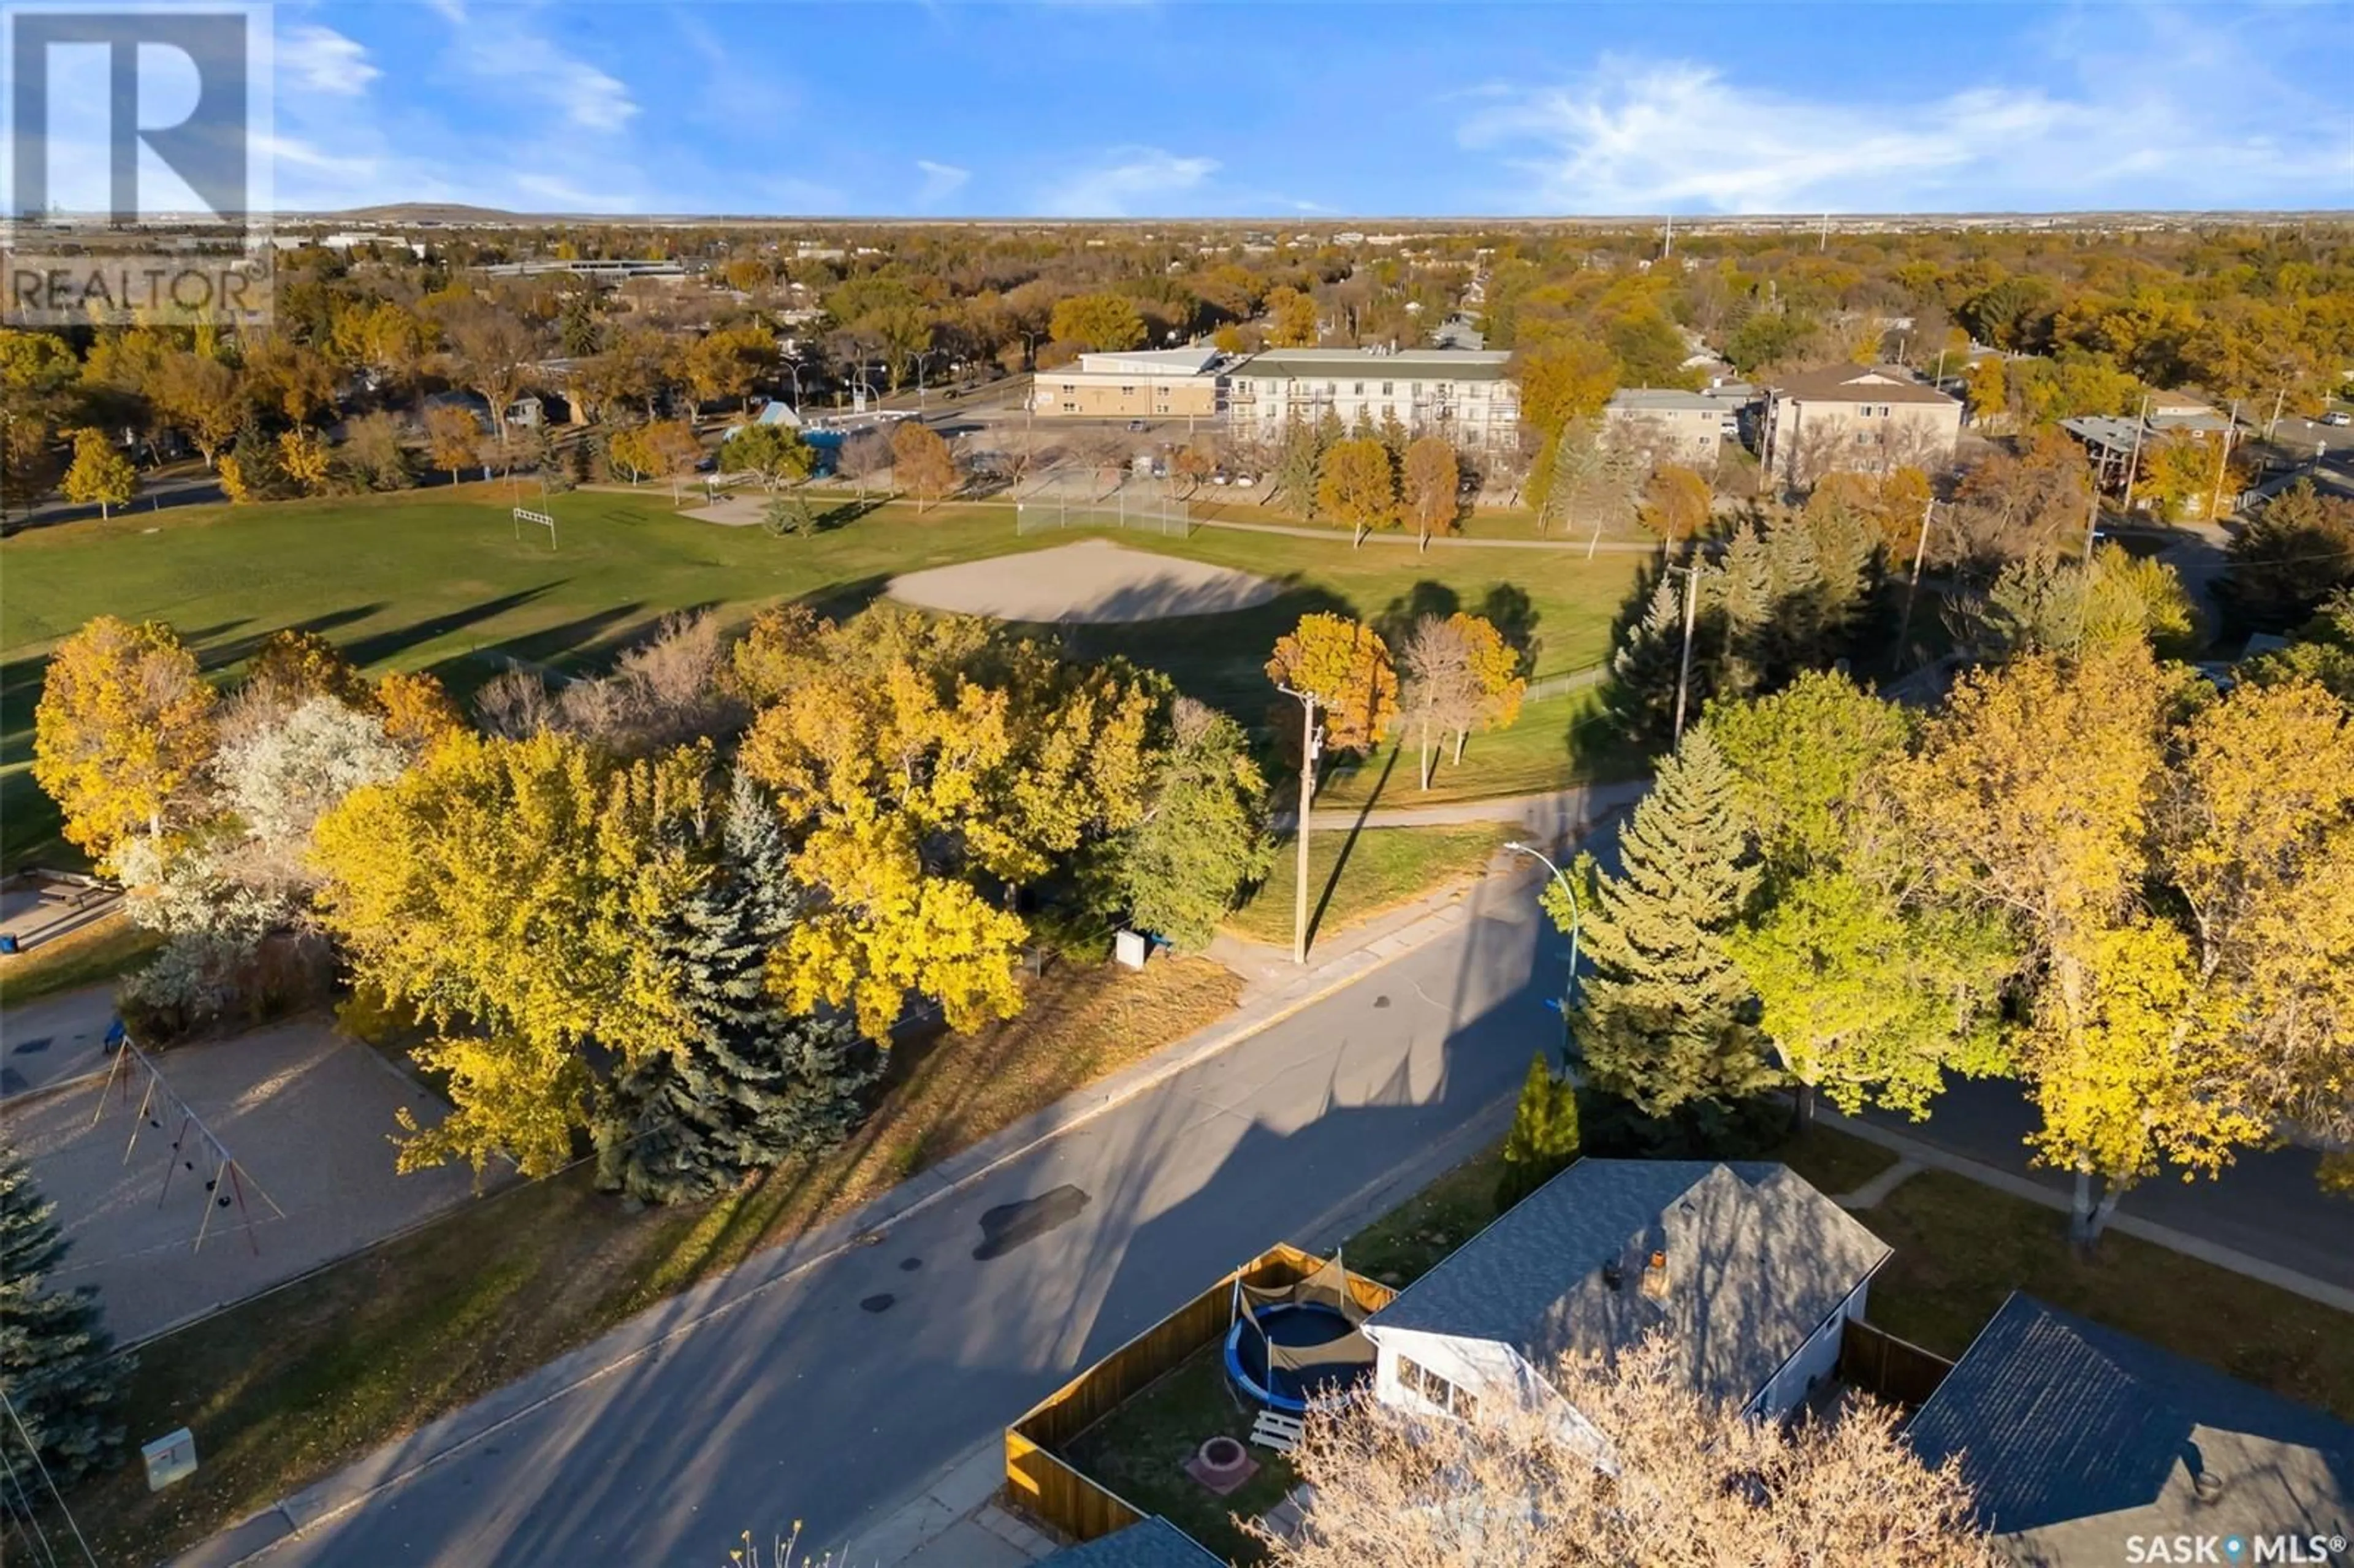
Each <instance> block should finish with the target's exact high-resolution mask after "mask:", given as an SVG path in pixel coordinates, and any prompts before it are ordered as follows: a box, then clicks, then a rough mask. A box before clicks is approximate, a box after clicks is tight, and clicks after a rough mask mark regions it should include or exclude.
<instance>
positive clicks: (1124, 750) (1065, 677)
mask: <svg viewBox="0 0 2354 1568" xmlns="http://www.w3.org/2000/svg"><path fill="white" fill-rule="evenodd" d="M746 644H747V645H746V646H739V648H738V650H737V681H738V682H739V683H740V684H741V685H742V686H743V687H744V688H745V689H747V690H748V691H757V692H763V693H766V694H769V701H768V703H767V705H765V706H764V707H763V708H762V709H761V711H760V713H759V715H758V718H756V719H755V720H754V722H753V726H752V729H751V733H750V734H749V736H748V737H747V738H746V741H745V745H744V753H743V764H744V767H745V768H746V769H747V770H748V771H749V772H750V773H751V775H752V776H753V777H754V778H755V779H758V780H759V781H760V782H761V783H763V784H766V785H767V786H769V789H771V790H773V791H774V792H775V794H776V797H777V804H778V809H779V811H781V812H782V813H783V815H784V818H785V821H786V822H787V824H788V825H789V826H790V828H791V829H792V830H793V831H794V832H795V834H796V836H797V837H798V838H799V839H800V841H801V850H800V853H799V855H798V857H797V859H796V861H795V871H796V874H798V875H799V876H800V877H801V878H802V880H804V881H806V882H808V883H810V884H811V885H814V886H816V887H819V888H821V889H822V890H823V891H824V893H825V895H826V896H825V899H824V901H823V904H822V906H821V907H819V908H817V909H815V910H813V911H812V912H811V914H810V915H808V916H805V917H804V918H803V919H802V921H801V925H800V926H799V927H796V928H795V930H794V933H793V935H792V937H791V938H790V942H789V945H788V947H787V949H786V951H785V953H784V954H783V956H782V957H783V962H782V963H781V964H780V965H779V980H780V981H781V983H782V984H783V986H784V988H785V990H786V992H787V994H788V995H789V996H790V999H791V1001H792V1004H793V1006H794V1007H795V1008H796V1010H800V1011H806V1010H808V1009H810V1008H811V1007H814V1006H815V1005H817V1004H818V1003H819V1002H821V1001H822V1002H826V1003H828V1004H831V1005H834V1006H849V1007H852V1008H854V1009H855V1010H856V1012H857V1014H858V1018H859V1022H860V1027H861V1028H862V1030H864V1032H865V1033H867V1034H869V1035H871V1036H873V1037H875V1038H876V1039H885V1038H887V1037H888V1033H889V1031H890V1029H891V1027H892V1025H894V1024H895V1023H896V1022H898V1019H899V1016H900V1014H901V1012H903V1011H904V1010H905V1007H906V1004H907V996H908V994H909V993H910V992H914V993H917V994H920V995H923V996H928V997H929V998H931V999H932V1000H933V1001H937V1002H938V1004H939V1007H940V1009H941V1012H942V1014H943V1016H945V1017H946V1019H947V1020H948V1022H949V1026H950V1027H951V1028H954V1029H957V1030H959V1031H970V1030H973V1029H977V1028H979V1027H980V1026H981V1024H983V1023H985V1022H988V1021H989V1020H991V1019H992V1018H1010V1017H1012V1016H1013V1014H1014V1013H1015V1012H1018V1011H1020V1008H1021V1004H1022V999H1021V991H1020V989H1019V987H1018V986H1017V985H1016V983H1015V980H1014V969H1015V961H1016V959H1017V958H1018V955H1019V950H1020V947H1021V944H1022V943H1023V940H1024V939H1025V938H1026V937H1027V935H1028V928H1027V927H1026V926H1025V925H1024V923H1023V921H1022V920H1021V918H1020V917H1019V916H1015V915H1013V914H1011V913H1009V912H1007V911H1006V910H1005V909H1002V908H1001V907H998V906H997V905H998V902H999V899H998V898H997V896H995V895H996V893H997V892H998V891H999V890H1002V889H1006V888H1012V887H1015V886H1018V885H1022V884H1023V883H1027V882H1031V881H1034V880H1036V879H1038V878H1039V877H1042V876H1044V875H1045V874H1047V873H1048V872H1049V871H1051V870H1052V869H1054V867H1055V865H1056V864H1057V863H1060V862H1061V861H1062V860H1063V859H1064V858H1065V857H1066V856H1068V855H1070V854H1071V853H1074V852H1076V850H1077V849H1078V847H1079V846H1080V844H1081V843H1082V842H1092V841H1093V840H1096V839H1097V838H1100V837H1103V836H1106V835H1108V834H1110V833H1114V832H1120V831H1123V830H1124V829H1126V828H1128V827H1129V826H1131V825H1133V824H1134V823H1135V822H1136V821H1138V820H1139V818H1140V816H1141V814H1142V811H1143V802H1144V800H1145V796H1146V793H1147V788H1148V781H1149V773H1150V766H1149V758H1148V755H1147V750H1146V746H1147V736H1148V731H1149V729H1150V725H1151V723H1152V722H1153V720H1154V718H1155V716H1156V715H1158V713H1159V712H1160V711H1161V708H1162V707H1163V706H1164V705H1165V704H1166V700H1167V697H1166V688H1165V685H1164V684H1163V683H1161V682H1159V681H1158V679H1157V678H1154V677H1147V676H1143V675H1141V674H1140V673H1137V672H1135V671H1133V670H1130V669H1129V668H1128V667H1127V666H1125V665H1122V664H1119V663H1118V662H1108V663H1105V664H1099V665H1079V664H1073V663H1069V662H1065V661H1063V660H1061V659H1059V658H1057V657H1056V656H1055V654H1054V653H1053V652H1051V651H1050V650H1048V649H1045V648H1044V647H1041V646H1039V645H1036V644H1033V643H1030V642H1027V641H1020V640H1015V639H1009V638H1006V637H1004V636H1002V634H1000V633H998V632H996V631H994V630H991V628H990V627H989V626H988V624H987V623H986V622H983V621H981V620H975V619H972V618H970V617H959V616H946V617H927V616H923V615H919V614H917V613H916V612H914V611H912V610H906V609H898V608H896V607H892V606H878V607H877V608H875V609H872V610H869V611H868V612H867V613H866V614H864V615H862V616H860V617H858V618H857V619H856V620H853V621H850V622H848V623H846V624H844V625H842V626H832V625H829V624H826V623H823V622H817V623H809V622H805V621H802V620H800V619H798V618H794V617H789V616H779V617H776V618H773V619H770V618H764V620H762V622H760V623H757V624H756V625H755V627H754V630H753V632H752V634H751V635H750V636H749V637H748V638H747V639H746Z"/></svg>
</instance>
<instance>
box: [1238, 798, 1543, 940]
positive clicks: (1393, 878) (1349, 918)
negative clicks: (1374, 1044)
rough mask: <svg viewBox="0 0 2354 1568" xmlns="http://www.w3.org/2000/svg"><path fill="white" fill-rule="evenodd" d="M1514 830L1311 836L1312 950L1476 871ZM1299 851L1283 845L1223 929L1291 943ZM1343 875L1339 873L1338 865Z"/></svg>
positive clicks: (1481, 827) (1478, 828)
mask: <svg viewBox="0 0 2354 1568" xmlns="http://www.w3.org/2000/svg"><path fill="white" fill-rule="evenodd" d="M1510 836H1511V834H1510V832H1509V830H1507V829H1505V828H1503V827H1501V826H1500V825H1494V824H1489V823H1481V824H1479V825H1476V826H1471V827H1459V828H1374V829H1370V830H1368V831H1366V832H1359V833H1350V832H1345V831H1339V830H1332V829H1324V830H1320V831H1318V832H1313V833H1310V835H1309V842H1308V935H1309V943H1310V947H1313V946H1314V944H1315V941H1316V939H1317V938H1319V937H1329V936H1331V934H1332V933H1334V932H1336V931H1341V930H1344V929H1346V928H1347V927H1351V926H1353V925H1355V924H1356V923H1357V922H1359V921H1360V920H1366V919H1371V918H1372V917H1373V916H1375V915H1378V914H1380V913H1382V911H1384V910H1385V909H1392V908H1395V907H1396V906H1398V905H1401V904H1404V903H1406V902H1408V901H1409V900H1412V899H1415V898H1418V897H1420V896H1421V895H1423V894H1425V893H1426V892H1428V891H1430V890H1431V889H1432V888H1434V887H1437V886H1438V885H1441V884H1444V883H1447V882H1452V881H1454V880H1456V879H1457V878H1458V877H1466V876H1472V875H1476V874H1478V873H1479V869H1480V868H1481V867H1482V866H1484V865H1486V864H1487V863H1488V861H1489V859H1490V856H1492V855H1494V854H1495V853H1496V850H1497V848H1498V846H1499V845H1500V844H1501V843H1502V842H1504V840H1505V839H1506V838H1508V837H1510ZM1336 866H1337V867H1338V868H1339V875H1338V877H1337V878H1336V877H1335V875H1334V868H1335V867H1336ZM1298 870H1299V852H1298V850H1296V849H1295V848H1293V847H1292V845H1291V844H1290V842H1288V841H1287V842H1285V843H1284V844H1282V845H1280V846H1278V853H1277V855H1276V863H1275V869H1274V871H1273V872H1272V873H1270V874H1268V876H1267V881H1266V882H1264V883H1262V884H1261V885H1260V886H1259V889H1258V891H1257V893H1255V894H1253V895H1251V897H1250V899H1249V901H1248V902H1247V903H1246V904H1244V906H1242V907H1241V908H1239V909H1237V910H1235V912H1234V914H1232V915H1230V916H1227V917H1226V929H1227V930H1229V931H1231V932H1233V933H1234V934H1235V936H1237V937H1245V938H1249V939H1250V940H1251V941H1254V942H1268V943H1272V944H1274V945H1275V946H1277V947H1280V948H1289V947H1290V946H1291V927H1292V921H1293V919H1294V918H1295V906H1296V900H1295V897H1294V893H1293V890H1294V889H1295V888H1296V887H1298V886H1299V876H1298Z"/></svg>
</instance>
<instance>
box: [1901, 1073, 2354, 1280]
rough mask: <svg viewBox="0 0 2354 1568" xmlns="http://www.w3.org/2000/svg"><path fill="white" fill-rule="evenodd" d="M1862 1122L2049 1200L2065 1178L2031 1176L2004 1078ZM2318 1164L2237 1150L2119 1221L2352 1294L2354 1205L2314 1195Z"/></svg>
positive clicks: (2022, 1107) (2155, 1188)
mask: <svg viewBox="0 0 2354 1568" xmlns="http://www.w3.org/2000/svg"><path fill="white" fill-rule="evenodd" d="M1865 1119H1866V1120H1869V1121H1873V1122H1877V1123H1878V1124H1880V1125H1881V1126H1882V1127H1887V1128H1895V1129H1897V1130H1898V1131H1901V1132H1903V1133H1905V1134H1907V1135H1909V1136H1911V1137H1914V1138H1917V1139H1922V1140H1923V1141H1924V1142H1926V1143H1934V1144H1935V1145H1937V1146H1938V1147H1939V1148H1941V1149H1946V1150H1951V1151H1952V1152H1954V1153H1956V1154H1962V1155H1967V1156H1968V1157H1969V1158H1970V1159H1973V1160H1980V1161H1983V1162H1984V1163H1986V1164H1988V1165H1993V1166H1999V1167H2000V1168H2001V1169H2003V1170H2006V1171H2016V1172H2018V1173H2019V1174H2020V1175H2023V1176H2027V1177H2029V1178H2031V1180H2033V1181H2039V1182H2041V1183H2042V1184H2044V1185H2045V1186H2048V1187H2050V1188H2052V1189H2053V1190H2054V1191H2055V1192H2066V1191H2067V1190H2068V1189H2069V1187H2070V1186H2071V1184H2072V1181H2071V1178H2069V1177H2068V1176H2066V1175H2064V1174H2062V1173H2061V1172H2059V1171H2041V1170H2035V1169H2031V1167H2030V1166H2029V1165H2028V1162H2027V1157H2028V1152H2029V1151H2028V1149H2027V1146H2026V1143H2025V1141H2024V1140H2025V1139H2026V1137H2027V1135H2028V1134H2029V1133H2030V1132H2031V1131H2033V1130H2034V1129H2035V1123H2036V1116H2035V1107H2034V1106H2033V1105H2032V1104H2031V1102H2030V1101H2029V1100H2028V1098H2027V1097H2026V1095H2025V1093H2024V1092H2023V1091H2022V1090H2021V1089H2020V1086H2019V1085H2018V1084H2016V1083H2014V1082H2011V1081H2010V1080H2009V1079H2002V1078H1989V1079H1983V1080H1980V1081H1978V1082H1969V1081H1959V1082H1956V1083H1955V1084H1953V1085H1952V1086H1950V1087H1948V1088H1947V1089H1946V1092H1945V1093H1944V1094H1942V1095H1940V1096H1938V1097H1937V1099H1936V1101H1935V1103H1934V1104H1933V1105H1932V1106H1931V1107H1930V1108H1929V1119H1928V1120H1927V1121H1923V1122H1916V1121H1910V1120H1907V1119H1906V1118H1903V1117H1901V1116H1895V1115H1893V1114H1890V1113H1888V1112H1884V1111H1870V1112H1867V1113H1865ZM2319 1163H2320V1157H2319V1156H2318V1155H2317V1154H2315V1153H2314V1152H2313V1151H2312V1150H2305V1149H2280V1150H2253V1151H2245V1152H2243V1153H2242V1154H2241V1155H2240V1157H2239V1158H2238V1159H2237V1160H2234V1161H2233V1162H2232V1167H2231V1169H2230V1170H2228V1171H2225V1172H2224V1173H2223V1174H2222V1175H2221V1176H2220V1177H2218V1178H2217V1179H2215V1180H2214V1181H2208V1180H2207V1179H2205V1178H2204V1177H2201V1178H2200V1179H2198V1180H2196V1181H2188V1182H2186V1181H2183V1180H2182V1178H2181V1176H2180V1175H2179V1174H2164V1175H2159V1176H2157V1177H2154V1178H2152V1179H2151V1180H2149V1181H2144V1182H2143V1183H2141V1184H2140V1185H2139V1186H2137V1187H2136V1188H2135V1189H2134V1190H2133V1191H2132V1192H2128V1193H2126V1198H2125V1202H2123V1203H2122V1204H2120V1205H2119V1206H2118V1209H2117V1213H2120V1214H2137V1215H2139V1216H2141V1217H2142V1218H2143V1219H2146V1220H2149V1221H2152V1222H2154V1223H2156V1224H2162V1225H2171V1226H2172V1227H2174V1228H2175V1229H2176V1230H2179V1231H2188V1232H2190V1234H2193V1235H2196V1236H2200V1237H2202V1238H2204V1239H2205V1240H2208V1241H2211V1242H2215V1243H2218V1244H2220V1245H2223V1246H2228V1247H2234V1248H2236V1249H2238V1250H2239V1251H2241V1252H2244V1253H2248V1254H2251V1255H2254V1256H2256V1257H2261V1258H2264V1259H2266V1260H2267V1261H2269V1262H2272V1263H2277V1264H2280V1265H2281V1266H2284V1267H2287V1268H2293V1269H2296V1270H2298V1271H2299V1272H2301V1273H2305V1274H2309V1275H2312V1276H2313V1277H2315V1278H2317V1279H2322V1280H2327V1281H2328V1282H2329V1283H2330V1284H2332V1285H2341V1286H2344V1287H2348V1288H2349V1289H2354V1201H2349V1200H2348V1199H2345V1198H2342V1197H2333V1196H2330V1195H2329V1194H2327V1193H2325V1192H2322V1191H2321V1188H2320V1184H2319V1183H2318V1181H2317V1180H2316V1179H2315V1168H2316V1167H2317V1165H2318V1164H2319Z"/></svg>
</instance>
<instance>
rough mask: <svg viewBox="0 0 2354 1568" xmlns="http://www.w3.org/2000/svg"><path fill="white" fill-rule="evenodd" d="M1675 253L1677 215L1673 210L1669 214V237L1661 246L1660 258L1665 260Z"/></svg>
mask: <svg viewBox="0 0 2354 1568" xmlns="http://www.w3.org/2000/svg"><path fill="white" fill-rule="evenodd" d="M1675 253H1676V215H1675V214H1674V213H1672V212H1671V213H1670V214H1668V238H1667V240H1666V242H1665V243H1664V244H1662V245H1661V246H1660V247H1659V260H1662V261H1665V260H1667V259H1668V258H1669V257H1670V256H1673V255H1674V254H1675Z"/></svg>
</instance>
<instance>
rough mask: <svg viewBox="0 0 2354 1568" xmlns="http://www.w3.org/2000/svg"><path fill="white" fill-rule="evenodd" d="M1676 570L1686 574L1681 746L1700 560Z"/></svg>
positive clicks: (1679, 687) (1679, 683) (1679, 674)
mask: <svg viewBox="0 0 2354 1568" xmlns="http://www.w3.org/2000/svg"><path fill="white" fill-rule="evenodd" d="M1676 570H1678V571H1681V572H1682V573H1683V574H1684V656H1683V662H1682V663H1681V665H1680V666H1678V668H1677V670H1676V744H1677V745H1678V746H1681V745H1682V744H1683V739H1684V704H1685V699H1686V696H1687V694H1689V693H1690V691H1691V645H1692V623H1693V621H1694V620H1697V619H1698V618H1699V615H1700V561H1699V559H1698V557H1694V559H1693V561H1692V563H1691V565H1690V566H1688V567H1677V568H1676Z"/></svg>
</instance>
